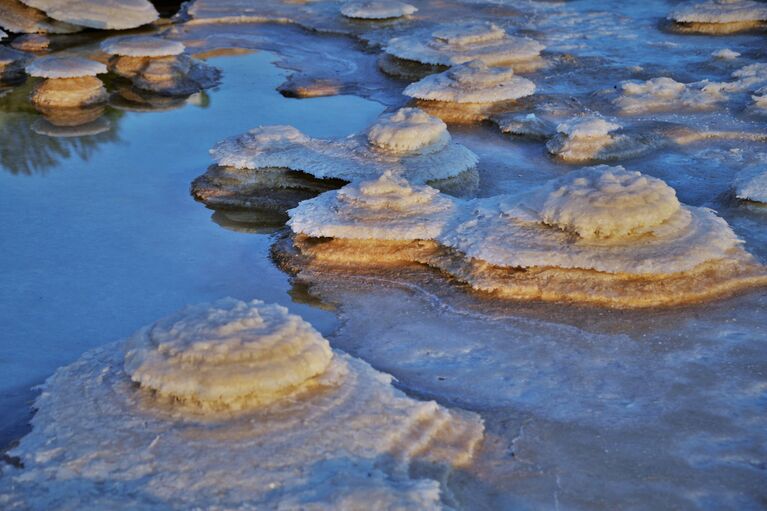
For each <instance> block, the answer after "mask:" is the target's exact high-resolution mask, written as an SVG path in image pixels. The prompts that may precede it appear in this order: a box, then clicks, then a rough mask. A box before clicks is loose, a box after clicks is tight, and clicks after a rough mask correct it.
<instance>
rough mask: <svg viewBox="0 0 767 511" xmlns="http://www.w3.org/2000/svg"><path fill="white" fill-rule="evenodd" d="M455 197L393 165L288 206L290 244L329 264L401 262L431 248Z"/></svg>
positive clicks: (449, 216)
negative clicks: (377, 174)
mask: <svg viewBox="0 0 767 511" xmlns="http://www.w3.org/2000/svg"><path fill="white" fill-rule="evenodd" d="M454 212H455V202H454V200H453V199H451V198H449V197H447V196H445V195H442V194H440V193H439V191H437V190H435V189H434V188H431V187H429V186H424V185H411V184H410V183H408V182H407V181H406V180H405V179H403V178H402V177H400V176H398V175H397V174H396V173H395V172H393V171H387V172H385V173H384V174H383V175H382V176H381V177H380V178H378V179H375V180H370V181H362V182H358V183H352V184H349V185H347V186H345V187H344V188H341V189H340V190H337V191H331V192H327V193H324V194H322V195H320V196H319V197H317V198H315V199H312V200H308V201H304V202H302V203H301V204H299V205H298V207H297V208H296V209H293V210H291V211H290V212H289V214H290V221H289V222H288V225H290V228H291V230H292V231H293V233H294V234H295V236H294V239H293V243H294V246H295V247H296V248H297V249H298V250H299V252H301V254H302V255H303V256H306V257H308V258H310V259H311V260H312V262H320V263H329V264H341V265H343V264H372V265H376V266H378V265H385V264H390V263H392V264H402V263H410V262H413V261H416V260H418V259H420V258H422V257H423V254H428V253H430V252H431V251H433V250H435V249H436V248H437V247H436V244H435V243H433V242H432V241H431V240H433V239H434V238H436V237H437V236H438V235H439V234H440V233H441V232H442V229H443V228H444V227H445V225H446V224H447V223H448V222H449V221H450V220H451V219H452V218H453V214H454Z"/></svg>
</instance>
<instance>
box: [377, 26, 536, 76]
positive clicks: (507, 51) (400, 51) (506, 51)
mask: <svg viewBox="0 0 767 511" xmlns="http://www.w3.org/2000/svg"><path fill="white" fill-rule="evenodd" d="M544 48H545V47H544V46H543V45H542V44H540V43H539V42H537V41H535V40H533V39H530V38H528V37H517V36H511V35H509V34H507V33H506V30H504V29H503V28H501V27H499V26H498V25H496V24H494V23H490V22H476V21H470V22H464V23H455V24H448V25H442V26H438V27H437V28H432V29H428V30H419V31H416V32H414V33H413V34H410V35H404V36H400V37H395V38H393V39H391V40H390V41H389V42H388V44H386V46H385V47H384V51H385V52H386V53H387V54H388V55H390V56H393V57H396V58H398V59H402V60H404V61H411V62H418V63H422V64H427V65H440V66H453V65H456V64H463V63H465V62H469V61H471V60H480V61H482V62H484V63H485V64H487V65H489V66H498V65H513V66H514V69H515V70H516V71H518V72H526V71H533V70H535V69H538V68H540V67H541V66H542V65H543V61H542V59H541V56H540V53H541V51H542V50H543V49H544ZM384 70H386V69H385V68H384Z"/></svg>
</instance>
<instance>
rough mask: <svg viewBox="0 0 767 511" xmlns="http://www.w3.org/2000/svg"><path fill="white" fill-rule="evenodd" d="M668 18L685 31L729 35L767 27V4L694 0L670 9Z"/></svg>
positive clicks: (742, 0) (724, 0) (751, 0)
mask: <svg viewBox="0 0 767 511" xmlns="http://www.w3.org/2000/svg"><path fill="white" fill-rule="evenodd" d="M668 19H669V20H671V21H672V22H674V26H675V28H676V29H677V30H680V31H683V32H701V33H706V34H730V33H733V32H740V31H742V30H750V29H754V28H758V27H761V26H764V23H765V22H766V21H767V6H765V4H764V3H762V2H755V1H753V0H705V1H702V2H701V1H699V0H693V1H690V2H685V3H683V4H681V5H680V6H678V7H677V8H676V9H674V10H673V11H671V13H670V14H669V15H668Z"/></svg>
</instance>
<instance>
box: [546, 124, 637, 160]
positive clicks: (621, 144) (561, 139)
mask: <svg viewBox="0 0 767 511" xmlns="http://www.w3.org/2000/svg"><path fill="white" fill-rule="evenodd" d="M621 128H622V126H621V125H620V124H616V123H613V122H609V121H607V120H605V119H603V118H602V117H599V116H583V117H576V118H574V119H570V120H569V121H565V122H563V123H561V124H559V125H558V126H557V132H558V133H557V134H556V135H554V137H552V138H551V139H550V140H549V141H548V142H547V143H546V149H548V151H549V152H550V153H551V154H553V155H555V156H557V157H558V158H561V159H563V160H564V161H568V162H584V161H594V160H601V161H608V160H617V159H622V158H629V157H633V156H638V155H639V154H641V153H643V152H644V151H646V150H647V149H648V144H647V143H643V141H642V140H640V139H639V138H637V137H634V136H629V135H624V134H620V135H616V134H613V133H612V132H614V131H616V130H620V129H621Z"/></svg>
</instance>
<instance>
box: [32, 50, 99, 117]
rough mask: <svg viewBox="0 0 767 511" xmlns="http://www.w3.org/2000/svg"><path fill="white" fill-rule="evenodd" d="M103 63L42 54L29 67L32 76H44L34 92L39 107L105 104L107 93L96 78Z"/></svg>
mask: <svg viewBox="0 0 767 511" xmlns="http://www.w3.org/2000/svg"><path fill="white" fill-rule="evenodd" d="M106 72H107V68H106V66H105V65H104V64H102V63H100V62H96V61H93V60H88V59H84V58H80V57H43V58H39V59H37V60H35V61H34V62H32V63H31V64H30V65H28V66H27V73H28V74H29V75H30V76H34V77H38V78H44V79H45V80H44V81H43V82H41V83H40V84H38V85H37V86H36V87H35V89H34V90H33V91H32V96H31V99H32V103H34V104H35V106H36V107H38V108H54V109H55V108H79V107H87V106H91V105H97V104H99V103H104V102H106V100H107V92H106V89H105V88H104V84H103V83H102V82H101V80H99V79H98V78H96V75H97V74H102V73H106Z"/></svg>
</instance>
